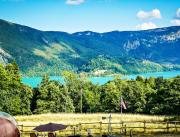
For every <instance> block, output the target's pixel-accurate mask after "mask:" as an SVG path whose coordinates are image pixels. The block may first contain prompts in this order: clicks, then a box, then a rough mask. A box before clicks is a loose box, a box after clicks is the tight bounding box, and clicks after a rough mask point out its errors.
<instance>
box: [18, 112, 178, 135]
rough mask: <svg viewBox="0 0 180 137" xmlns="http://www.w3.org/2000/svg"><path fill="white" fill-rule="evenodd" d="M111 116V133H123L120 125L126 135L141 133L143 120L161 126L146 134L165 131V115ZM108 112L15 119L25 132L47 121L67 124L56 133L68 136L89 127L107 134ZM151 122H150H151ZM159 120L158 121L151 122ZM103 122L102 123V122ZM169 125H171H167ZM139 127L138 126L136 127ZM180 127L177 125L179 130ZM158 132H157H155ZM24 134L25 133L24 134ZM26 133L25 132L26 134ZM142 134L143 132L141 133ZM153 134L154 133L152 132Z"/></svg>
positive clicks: (42, 115)
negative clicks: (62, 129) (65, 127)
mask: <svg viewBox="0 0 180 137" xmlns="http://www.w3.org/2000/svg"><path fill="white" fill-rule="evenodd" d="M111 116H112V120H111V123H112V125H111V126H112V134H123V135H124V133H125V129H123V128H122V127H124V126H126V127H127V129H126V132H127V135H129V132H130V130H131V129H133V130H134V133H135V134H137V133H143V132H144V129H143V126H144V123H143V122H144V121H145V122H147V123H146V124H147V125H146V127H149V128H162V129H161V130H154V129H152V130H148V128H146V131H145V132H146V136H151V134H152V132H153V131H160V132H166V131H167V130H166V126H167V125H166V123H163V122H164V121H165V120H166V119H167V117H165V116H155V115H154V116H150V115H140V114H117V113H113V114H111ZM102 117H106V118H107V119H102ZM108 117H109V114H107V113H96V114H90V113H88V114H67V113H57V114H52V113H49V114H40V115H30V116H16V117H15V118H16V120H17V122H18V124H19V125H23V131H25V133H29V131H31V132H32V129H33V128H34V127H35V126H38V125H40V124H46V123H49V122H54V123H62V124H65V125H69V127H68V128H67V129H66V130H65V131H61V132H57V133H58V135H62V136H68V135H72V134H74V129H75V130H76V131H75V132H76V134H82V135H87V129H91V133H92V134H93V135H97V134H107V133H108V123H109V118H108ZM122 122H124V126H122ZM151 122H152V123H151ZM153 122H160V123H158V124H157V123H153ZM102 123H104V124H102ZM169 126H171V125H169ZM137 127H139V128H137ZM19 128H20V129H21V128H22V127H21V126H20V127H19ZM179 129H180V127H178V131H179ZM169 132H173V135H172V134H166V135H164V136H170V137H176V136H177V137H178V136H179V134H177V133H178V132H177V133H176V134H174V129H172V130H171V129H169ZM156 133H159V132H156ZM24 135H25V134H24ZM26 135H27V134H26ZM142 135H144V133H143V134H142ZM153 135H154V133H153ZM156 136H157V137H162V135H161V134H156Z"/></svg>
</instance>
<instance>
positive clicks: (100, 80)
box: [22, 71, 180, 87]
mask: <svg viewBox="0 0 180 137" xmlns="http://www.w3.org/2000/svg"><path fill="white" fill-rule="evenodd" d="M177 75H180V71H169V72H153V73H142V74H137V75H126V76H122V79H135V78H136V77H137V76H142V77H144V78H149V77H164V78H172V77H176V76H177ZM50 79H51V80H57V81H59V82H61V83H64V81H63V78H62V77H61V76H51V77H50ZM113 79H114V77H113V76H106V77H90V78H89V80H90V81H91V82H92V83H94V84H100V85H102V84H105V83H107V82H108V81H110V80H113ZM41 80H42V77H23V78H22V82H23V83H24V84H27V85H29V86H31V87H37V86H38V84H40V83H41Z"/></svg>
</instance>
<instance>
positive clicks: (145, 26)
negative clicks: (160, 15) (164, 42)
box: [136, 22, 157, 30]
mask: <svg viewBox="0 0 180 137" xmlns="http://www.w3.org/2000/svg"><path fill="white" fill-rule="evenodd" d="M155 28H157V25H156V24H154V23H152V22H146V23H143V24H139V25H137V26H136V29H137V30H148V29H155Z"/></svg>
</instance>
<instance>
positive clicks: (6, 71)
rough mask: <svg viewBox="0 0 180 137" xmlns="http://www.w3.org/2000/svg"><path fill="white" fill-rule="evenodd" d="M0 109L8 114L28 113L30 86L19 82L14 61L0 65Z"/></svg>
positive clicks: (17, 70) (17, 69)
mask: <svg viewBox="0 0 180 137" xmlns="http://www.w3.org/2000/svg"><path fill="white" fill-rule="evenodd" d="M0 89H1V90H0V106H1V107H0V111H5V112H8V113H10V114H13V115H16V114H30V113H31V110H30V99H31V95H32V92H31V88H29V87H27V86H25V85H23V84H22V83H21V76H20V74H19V68H18V66H17V64H16V63H15V62H13V63H12V64H8V65H7V66H5V67H4V66H2V65H0Z"/></svg>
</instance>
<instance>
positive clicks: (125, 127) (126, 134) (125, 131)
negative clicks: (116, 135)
mask: <svg viewBox="0 0 180 137" xmlns="http://www.w3.org/2000/svg"><path fill="white" fill-rule="evenodd" d="M124 133H125V136H126V135H127V133H126V125H124Z"/></svg>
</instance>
